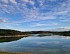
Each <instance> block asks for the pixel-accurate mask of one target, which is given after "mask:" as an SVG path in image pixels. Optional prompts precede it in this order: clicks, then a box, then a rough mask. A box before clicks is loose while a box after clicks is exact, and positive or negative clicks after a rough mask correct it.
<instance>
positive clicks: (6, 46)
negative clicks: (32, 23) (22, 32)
mask: <svg viewBox="0 0 70 54" xmlns="http://www.w3.org/2000/svg"><path fill="white" fill-rule="evenodd" d="M7 40H8V39H7ZM0 51H5V52H32V53H33V54H70V37H65V36H57V35H53V36H42V37H39V36H30V37H23V38H20V39H18V40H13V41H9V42H6V41H5V42H0Z"/></svg>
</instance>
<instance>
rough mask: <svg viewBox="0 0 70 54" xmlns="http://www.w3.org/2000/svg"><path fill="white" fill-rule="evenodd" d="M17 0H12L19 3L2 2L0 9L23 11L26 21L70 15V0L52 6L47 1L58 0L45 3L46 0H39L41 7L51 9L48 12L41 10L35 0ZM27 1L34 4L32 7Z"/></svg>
mask: <svg viewBox="0 0 70 54" xmlns="http://www.w3.org/2000/svg"><path fill="white" fill-rule="evenodd" d="M1 1H2V2H5V3H9V1H8V0H1ZM1 1H0V3H1ZM17 1H18V0H10V2H12V4H17V5H10V4H2V3H1V5H0V9H1V10H0V11H2V12H4V13H7V14H17V13H22V15H23V20H25V22H30V21H40V20H50V19H56V18H57V17H56V15H66V16H68V15H70V13H69V12H70V1H69V0H66V1H64V2H62V3H59V4H56V5H54V4H53V5H51V6H50V5H49V4H47V2H49V1H51V3H53V2H57V0H46V1H47V2H46V4H45V3H44V2H45V1H44V0H38V2H39V5H40V8H41V9H49V10H50V11H48V12H46V11H45V13H44V12H41V9H40V8H39V7H36V6H35V5H36V4H35V1H34V0H20V2H17ZM22 2H23V3H22ZM27 3H30V4H32V7H31V9H29V8H28V7H27ZM63 17H64V16H63Z"/></svg>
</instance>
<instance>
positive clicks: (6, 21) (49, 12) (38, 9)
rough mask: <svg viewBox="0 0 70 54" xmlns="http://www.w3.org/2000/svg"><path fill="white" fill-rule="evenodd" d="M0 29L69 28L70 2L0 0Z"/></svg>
mask: <svg viewBox="0 0 70 54" xmlns="http://www.w3.org/2000/svg"><path fill="white" fill-rule="evenodd" d="M0 28H1V29H14V30H20V31H33V30H49V29H55V28H70V0H0Z"/></svg>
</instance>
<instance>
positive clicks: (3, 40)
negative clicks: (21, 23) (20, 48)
mask: <svg viewBox="0 0 70 54" xmlns="http://www.w3.org/2000/svg"><path fill="white" fill-rule="evenodd" d="M21 38H22V37H0V43H2V42H11V41H16V40H19V39H21Z"/></svg>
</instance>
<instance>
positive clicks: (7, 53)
mask: <svg viewBox="0 0 70 54" xmlns="http://www.w3.org/2000/svg"><path fill="white" fill-rule="evenodd" d="M0 54H32V53H30V52H25V53H17V52H15V53H12V52H0Z"/></svg>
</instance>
